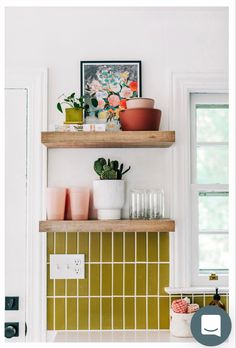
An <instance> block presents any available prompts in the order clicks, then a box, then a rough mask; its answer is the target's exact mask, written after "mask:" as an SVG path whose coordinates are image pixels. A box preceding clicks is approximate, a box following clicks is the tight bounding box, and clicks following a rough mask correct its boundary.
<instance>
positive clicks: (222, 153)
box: [197, 145, 228, 184]
mask: <svg viewBox="0 0 236 348" xmlns="http://www.w3.org/2000/svg"><path fill="white" fill-rule="evenodd" d="M197 183H198V184H227V183H228V146H227V145H216V146H214V145H206V146H200V145H198V147H197Z"/></svg>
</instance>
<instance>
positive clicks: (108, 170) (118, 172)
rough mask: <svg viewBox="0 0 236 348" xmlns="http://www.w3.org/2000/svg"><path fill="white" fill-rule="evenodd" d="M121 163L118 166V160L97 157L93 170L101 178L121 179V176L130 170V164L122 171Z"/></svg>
mask: <svg viewBox="0 0 236 348" xmlns="http://www.w3.org/2000/svg"><path fill="white" fill-rule="evenodd" d="M123 167H124V165H123V163H121V165H120V166H119V162H118V161H111V160H110V159H108V160H107V161H106V160H105V158H98V159H97V160H96V161H95V162H94V166H93V168H94V170H95V172H96V173H97V174H98V175H99V177H100V179H101V180H121V179H122V176H123V175H124V174H125V173H127V172H128V171H129V170H130V168H131V167H130V166H129V168H128V169H126V170H125V171H124V172H123Z"/></svg>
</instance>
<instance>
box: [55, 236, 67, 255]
mask: <svg viewBox="0 0 236 348" xmlns="http://www.w3.org/2000/svg"><path fill="white" fill-rule="evenodd" d="M65 252H66V234H65V232H56V254H65Z"/></svg>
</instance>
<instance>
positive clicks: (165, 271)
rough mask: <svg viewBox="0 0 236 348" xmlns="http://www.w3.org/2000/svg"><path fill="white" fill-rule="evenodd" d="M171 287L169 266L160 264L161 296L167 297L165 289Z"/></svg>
mask: <svg viewBox="0 0 236 348" xmlns="http://www.w3.org/2000/svg"><path fill="white" fill-rule="evenodd" d="M168 286H169V264H160V275H159V295H166V292H165V289H164V288H165V287H168Z"/></svg>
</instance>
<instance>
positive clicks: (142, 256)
mask: <svg viewBox="0 0 236 348" xmlns="http://www.w3.org/2000/svg"><path fill="white" fill-rule="evenodd" d="M137 261H146V233H145V232H139V233H137Z"/></svg>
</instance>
